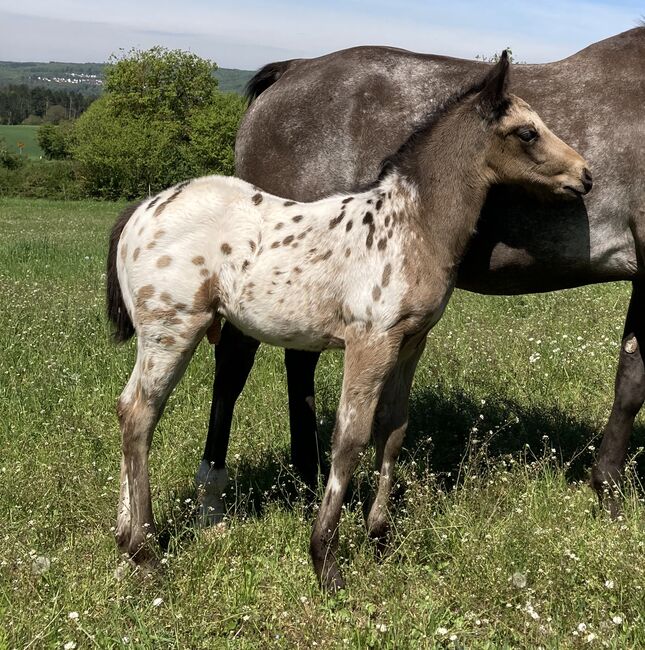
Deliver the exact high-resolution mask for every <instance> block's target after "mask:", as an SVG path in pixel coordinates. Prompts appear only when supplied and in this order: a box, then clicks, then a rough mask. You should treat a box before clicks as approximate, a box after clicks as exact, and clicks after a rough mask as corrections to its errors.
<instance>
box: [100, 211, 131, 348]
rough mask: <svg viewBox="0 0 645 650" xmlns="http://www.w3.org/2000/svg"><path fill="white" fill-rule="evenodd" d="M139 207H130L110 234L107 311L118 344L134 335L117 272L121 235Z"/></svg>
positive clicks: (121, 215)
mask: <svg viewBox="0 0 645 650" xmlns="http://www.w3.org/2000/svg"><path fill="white" fill-rule="evenodd" d="M138 207H139V204H136V205H129V206H128V207H127V208H126V209H125V210H123V212H122V213H121V214H120V215H119V218H118V219H117V220H116V223H115V224H114V226H113V227H112V232H111V233H110V246H109V249H108V259H107V283H106V284H107V286H106V298H107V301H106V309H107V315H108V318H109V319H110V320H111V321H112V325H113V332H112V336H113V337H114V341H115V342H116V343H123V342H124V341H127V340H128V339H130V338H132V335H133V334H134V325H133V324H132V319H131V318H130V314H128V310H127V309H126V306H125V302H124V301H123V292H122V291H121V285H120V284H119V277H118V275H117V270H116V254H117V248H118V246H119V239H120V238H121V233H122V232H123V229H124V228H125V225H126V224H127V223H128V221H129V219H130V217H131V216H132V215H133V213H134V211H135V210H136V209H137V208H138Z"/></svg>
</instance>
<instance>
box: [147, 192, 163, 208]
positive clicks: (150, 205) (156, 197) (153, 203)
mask: <svg viewBox="0 0 645 650" xmlns="http://www.w3.org/2000/svg"><path fill="white" fill-rule="evenodd" d="M160 198H161V195H160V194H158V195H157V196H155V198H154V199H152V201H150V203H148V207H147V208H146V210H150V209H151V208H154V207H155V205H156V204H157V202H158V201H159V199H160Z"/></svg>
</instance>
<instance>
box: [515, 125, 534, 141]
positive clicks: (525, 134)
mask: <svg viewBox="0 0 645 650" xmlns="http://www.w3.org/2000/svg"><path fill="white" fill-rule="evenodd" d="M517 137H518V138H519V139H520V140H522V142H533V140H537V137H538V133H537V131H536V130H535V129H530V128H524V129H519V130H518V131H517Z"/></svg>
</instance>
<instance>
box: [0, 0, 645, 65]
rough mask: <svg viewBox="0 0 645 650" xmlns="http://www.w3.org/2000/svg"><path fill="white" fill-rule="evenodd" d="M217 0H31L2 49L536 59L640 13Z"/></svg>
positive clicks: (62, 55)
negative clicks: (160, 48)
mask: <svg viewBox="0 0 645 650" xmlns="http://www.w3.org/2000/svg"><path fill="white" fill-rule="evenodd" d="M218 4H219V3H213V2H207V1H206V0H185V1H184V2H183V3H182V4H181V5H179V4H178V3H175V2H170V1H169V0H157V1H155V2H153V1H152V0H139V2H137V3H132V2H131V1H130V0H128V1H127V2H126V0H111V2H110V3H109V4H107V3H103V2H101V3H98V2H85V3H81V2H78V1H75V0H58V1H57V2H56V3H52V2H51V1H47V2H45V0H31V1H30V2H29V4H28V5H27V6H25V7H20V9H19V10H14V11H13V13H10V12H4V13H2V12H1V11H0V58H1V59H5V60H53V59H56V60H73V61H80V60H96V61H102V60H105V59H106V58H107V57H108V56H109V54H110V53H112V52H114V51H116V50H118V49H119V48H125V49H129V48H130V47H132V46H137V47H150V46H152V45H156V44H160V45H165V46H167V47H173V48H174V47H179V48H182V49H190V50H192V51H194V52H196V53H197V54H199V55H201V56H205V57H208V58H211V59H213V60H215V61H217V63H218V64H220V65H222V66H224V67H238V68H255V67H258V66H259V65H261V64H263V63H266V62H267V61H270V60H276V59H285V58H293V57H302V56H306V57H309V56H317V55H320V54H323V53H325V52H330V51H334V50H337V49H342V48H345V47H351V46H353V45H364V44H382V45H392V46H396V47H403V48H406V49H411V50H416V51H425V52H435V53H442V54H448V55H452V56H464V57H473V56H474V55H475V54H478V53H484V54H490V53H492V52H495V51H499V50H500V49H501V48H502V47H505V46H507V45H510V46H511V47H512V48H513V51H514V53H515V54H516V55H517V56H518V57H519V58H520V59H524V60H527V61H533V62H540V61H547V60H554V59H558V58H562V57H564V56H567V55H569V54H572V53H574V52H575V51H577V50H579V49H581V48H582V47H584V46H586V45H588V44H590V43H592V42H595V41H597V40H600V39H602V38H605V37H607V36H610V35H612V34H615V33H618V32H620V31H624V30H625V29H629V28H631V27H633V26H635V24H636V22H637V20H638V17H639V15H640V13H642V7H641V8H640V9H639V8H638V6H637V3H636V2H635V1H634V2H632V0H623V2H620V3H612V4H610V3H609V2H598V1H594V0H584V1H583V0H575V1H571V2H566V3H565V2H556V1H555V0H545V1H542V2H539V3H538V2H517V1H515V2H513V1H511V0H496V3H495V9H494V11H492V10H491V9H490V7H489V6H488V5H486V4H484V3H480V2H475V1H474V0H452V1H451V2H449V3H446V2H421V1H420V0H401V1H399V2H394V1H393V0H373V1H370V2H368V1H367V0H349V1H347V0H345V1H343V2H341V1H340V0H328V1H327V2H325V3H318V4H315V5H313V4H309V3H307V2H296V1H295V0H291V1H289V0H274V1H273V2H271V3H270V4H269V3H265V2H260V1H259V0H239V1H238V2H236V3H235V4H227V5H226V6H217V5H218ZM14 7H15V5H14Z"/></svg>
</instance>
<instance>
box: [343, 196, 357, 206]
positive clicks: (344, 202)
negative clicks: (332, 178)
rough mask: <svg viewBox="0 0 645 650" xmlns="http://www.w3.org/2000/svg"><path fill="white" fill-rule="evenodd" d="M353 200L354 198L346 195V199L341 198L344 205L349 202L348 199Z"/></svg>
mask: <svg viewBox="0 0 645 650" xmlns="http://www.w3.org/2000/svg"><path fill="white" fill-rule="evenodd" d="M353 200H354V197H353V196H348V197H347V198H346V199H343V200H342V203H343V204H345V205H346V204H347V203H349V202H350V201H353Z"/></svg>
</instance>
